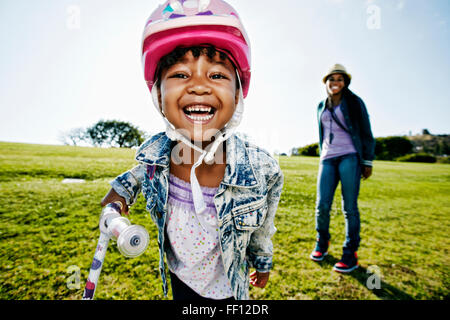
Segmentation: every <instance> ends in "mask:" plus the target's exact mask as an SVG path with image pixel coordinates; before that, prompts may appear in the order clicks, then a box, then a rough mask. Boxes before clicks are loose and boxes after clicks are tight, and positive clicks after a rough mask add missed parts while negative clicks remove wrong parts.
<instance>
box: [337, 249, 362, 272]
mask: <svg viewBox="0 0 450 320" xmlns="http://www.w3.org/2000/svg"><path fill="white" fill-rule="evenodd" d="M356 268H358V255H357V254H356V251H355V252H354V254H351V253H350V254H348V253H347V254H346V253H344V254H343V255H342V258H341V260H340V261H339V262H337V263H336V264H335V265H334V267H333V270H334V271H336V272H341V273H349V272H352V271H353V270H355V269H356Z"/></svg>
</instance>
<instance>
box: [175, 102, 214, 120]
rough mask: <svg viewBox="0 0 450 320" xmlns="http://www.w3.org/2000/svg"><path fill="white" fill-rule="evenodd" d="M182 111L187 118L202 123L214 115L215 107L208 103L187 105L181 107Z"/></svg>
mask: <svg viewBox="0 0 450 320" xmlns="http://www.w3.org/2000/svg"><path fill="white" fill-rule="evenodd" d="M183 112H184V114H185V115H186V117H187V118H188V119H189V120H191V121H194V122H201V123H202V124H204V123H207V122H209V120H211V119H212V118H213V117H214V114H215V113H216V108H214V107H211V106H208V105H189V106H186V107H184V108H183Z"/></svg>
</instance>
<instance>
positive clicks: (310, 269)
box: [0, 143, 450, 300]
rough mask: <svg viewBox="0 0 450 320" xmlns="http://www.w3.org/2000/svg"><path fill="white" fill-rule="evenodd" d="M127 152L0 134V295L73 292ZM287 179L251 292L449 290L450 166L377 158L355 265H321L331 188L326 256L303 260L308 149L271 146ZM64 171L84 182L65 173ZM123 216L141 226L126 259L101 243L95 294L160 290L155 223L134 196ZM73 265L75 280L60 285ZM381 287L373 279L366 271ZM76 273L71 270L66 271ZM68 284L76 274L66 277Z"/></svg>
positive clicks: (277, 295)
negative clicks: (135, 251)
mask: <svg viewBox="0 0 450 320" xmlns="http://www.w3.org/2000/svg"><path fill="white" fill-rule="evenodd" d="M133 156H134V151H133V150H129V149H96V148H83V147H68V146H43V145H30V144H18V143H0V188H1V192H0V199H1V206H0V217H1V224H0V256H1V264H0V270H1V272H0V299H81V296H82V292H83V288H84V284H85V281H86V278H87V275H88V273H89V268H90V265H91V262H92V258H93V254H94V250H95V246H96V244H97V239H98V235H99V230H98V217H99V214H100V211H101V207H100V205H99V202H100V200H101V198H102V197H103V195H104V194H105V193H106V192H107V191H108V189H109V184H108V182H109V181H110V180H111V179H113V177H115V176H116V175H118V174H119V173H121V172H123V171H125V170H127V169H129V168H130V167H132V166H133V165H134V164H135V162H134V160H133V158H134V157H133ZM279 161H280V165H281V168H282V170H283V172H284V174H285V185H284V190H283V194H282V198H281V200H280V206H279V210H278V212H277V216H276V220H275V224H276V227H277V229H278V231H277V233H276V234H275V236H274V238H273V242H274V254H275V255H274V267H273V271H272V273H271V276H270V280H269V284H268V286H267V287H266V288H265V289H258V288H251V289H250V295H251V298H252V299H282V300H286V299H448V298H449V290H450V282H449V279H450V277H449V276H450V258H449V254H448V253H449V248H450V240H449V237H448V233H449V224H450V223H449V221H450V219H449V218H450V198H449V194H450V165H446V164H418V163H398V162H389V161H375V164H374V174H373V176H372V177H371V178H370V179H369V180H367V181H363V182H362V188H361V195H360V201H359V206H360V211H361V222H362V228H361V238H362V241H361V248H360V250H359V252H358V254H359V257H360V264H361V268H359V269H358V270H356V271H355V272H354V273H352V274H350V275H341V274H337V273H335V272H333V271H332V270H331V268H332V266H333V264H334V263H335V262H336V261H337V260H338V259H339V258H340V254H341V250H342V249H341V246H342V243H343V241H344V228H345V226H344V218H343V215H342V212H341V210H340V207H341V204H340V189H338V191H337V193H336V197H335V202H334V205H333V210H332V214H331V215H332V217H331V226H330V230H331V233H332V240H331V242H332V243H331V247H330V255H329V256H328V257H327V258H326V259H325V261H323V262H322V263H321V264H317V263H315V262H313V261H310V260H309V259H308V255H309V253H310V252H311V250H312V249H313V245H314V240H315V231H314V202H315V188H316V174H317V166H318V158H311V157H280V159H279ZM64 178H81V179H84V180H85V183H79V184H63V183H62V180H63V179H64ZM130 212H131V216H130V220H131V221H132V223H135V224H141V225H144V226H145V227H146V228H147V230H148V231H149V233H150V238H151V244H150V246H149V248H148V249H147V251H146V252H145V253H144V254H143V255H142V256H140V257H138V258H135V259H127V258H125V257H123V256H121V255H120V253H119V252H118V250H117V248H116V245H115V243H113V242H111V243H110V246H109V248H108V253H107V255H106V259H105V264H104V267H103V270H102V274H101V276H100V280H99V283H98V289H97V291H96V299H171V295H170V293H169V296H168V297H164V296H163V293H162V289H161V280H160V278H159V271H158V253H157V240H156V232H157V230H156V227H155V226H154V224H153V223H152V221H151V220H150V218H149V216H148V214H147V213H146V211H145V204H144V200H143V197H142V196H141V197H140V198H139V201H138V202H137V204H136V205H135V206H134V207H133V208H131V211H130ZM73 270H79V272H80V273H79V275H80V277H79V278H80V283H79V289H77V288H71V289H69V287H68V285H67V282H68V281H69V282H71V281H72V282H71V283H72V284H73V280H74V275H75V276H76V272H75V273H74V271H73ZM374 271H376V274H378V275H380V277H381V283H380V285H381V287H380V288H379V289H370V288H372V287H371V286H370V284H373V283H374V282H373V280H374V276H373V273H372V272H374ZM75 278H76V277H75ZM75 284H76V281H75Z"/></svg>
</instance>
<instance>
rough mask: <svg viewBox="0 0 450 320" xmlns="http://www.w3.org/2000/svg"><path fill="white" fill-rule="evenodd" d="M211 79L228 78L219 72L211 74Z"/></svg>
mask: <svg viewBox="0 0 450 320" xmlns="http://www.w3.org/2000/svg"><path fill="white" fill-rule="evenodd" d="M211 79H214V80H218V79H228V78H227V77H226V76H225V75H223V74H221V73H214V74H212V75H211Z"/></svg>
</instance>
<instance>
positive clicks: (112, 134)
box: [86, 120, 144, 148]
mask: <svg viewBox="0 0 450 320" xmlns="http://www.w3.org/2000/svg"><path fill="white" fill-rule="evenodd" d="M86 135H87V137H88V138H89V139H90V141H91V143H92V144H93V145H94V146H111V147H119V148H123V147H125V148H131V147H134V146H139V145H140V144H142V142H144V132H142V131H140V130H139V129H138V128H137V127H135V126H133V125H132V124H130V123H129V122H124V121H117V120H100V121H98V122H97V123H96V124H94V125H93V126H92V127H90V128H88V129H87V130H86Z"/></svg>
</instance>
